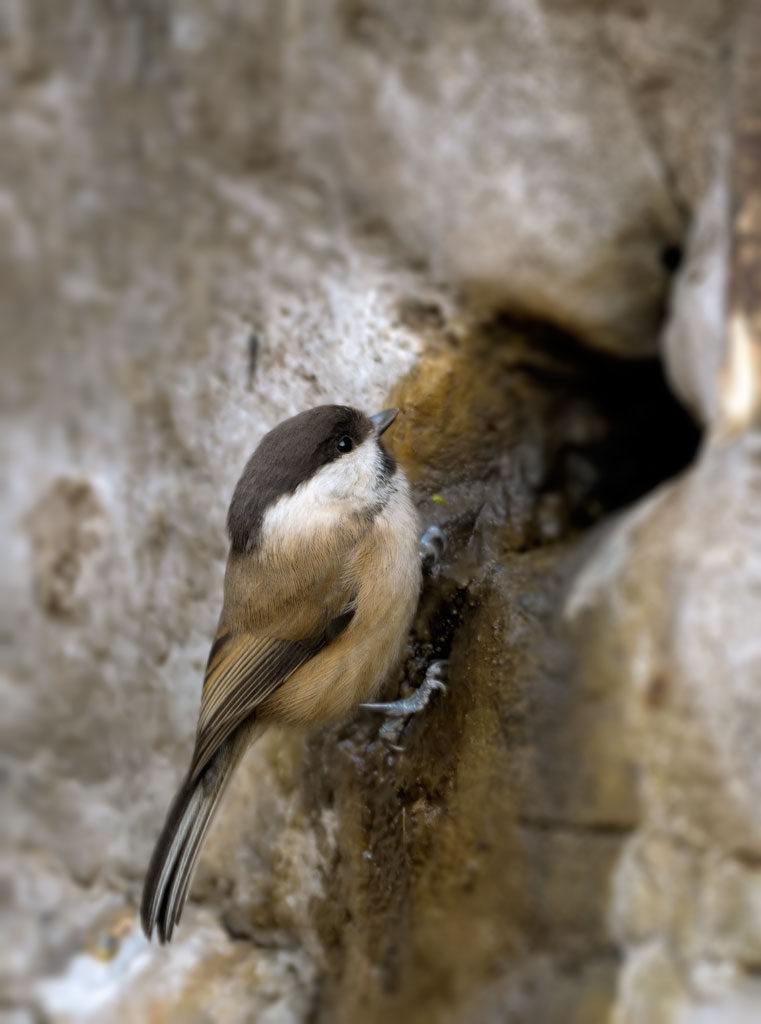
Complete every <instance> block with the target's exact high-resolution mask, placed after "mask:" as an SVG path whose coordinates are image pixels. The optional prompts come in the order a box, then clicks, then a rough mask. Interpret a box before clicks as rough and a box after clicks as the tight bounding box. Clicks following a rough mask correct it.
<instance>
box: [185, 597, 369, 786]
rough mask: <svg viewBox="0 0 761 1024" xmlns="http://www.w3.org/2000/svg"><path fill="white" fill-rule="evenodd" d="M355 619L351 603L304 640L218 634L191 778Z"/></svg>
mask: <svg viewBox="0 0 761 1024" xmlns="http://www.w3.org/2000/svg"><path fill="white" fill-rule="evenodd" d="M353 616H354V600H353V599H349V600H348V601H347V603H346V604H345V606H344V607H343V608H342V609H341V611H340V612H339V614H338V615H334V616H333V617H332V618H331V619H329V620H328V622H327V623H326V625H325V626H324V628H322V629H321V630H320V631H319V633H317V634H316V635H315V636H312V637H309V638H307V639H304V640H284V639H279V638H277V637H270V636H264V635H261V634H257V633H246V632H234V631H229V632H220V633H218V634H217V637H216V639H215V641H214V644H213V645H212V648H211V652H210V653H209V660H208V663H207V665H206V676H205V678H204V684H203V695H202V697H201V711H200V714H199V717H198V732H197V734H196V746H195V751H194V753H193V763H192V765H191V768H190V774H191V777H193V778H197V777H198V775H199V774H200V773H201V772H202V771H203V769H204V768H205V767H206V765H207V764H208V763H209V761H210V759H211V758H212V757H213V756H214V754H215V753H216V752H217V750H219V748H220V746H221V745H222V744H223V743H224V742H225V740H227V739H228V738H229V737H230V736H231V735H232V733H233V732H234V731H235V730H236V729H237V728H238V726H239V725H241V724H242V723H243V722H244V721H245V719H246V718H248V717H249V716H250V715H251V714H252V713H253V712H254V711H255V710H256V708H257V707H258V706H259V705H260V704H261V703H262V701H264V700H265V699H266V698H267V697H268V696H269V695H270V694H271V693H273V692H274V691H275V690H276V689H277V688H278V687H279V686H281V685H282V684H283V683H284V682H285V681H286V680H287V679H288V678H289V676H291V675H293V673H294V672H295V671H296V669H298V668H300V667H301V666H302V665H303V664H304V663H305V662H307V661H309V659H310V658H313V657H314V656H315V654H317V653H318V651H320V650H322V648H323V647H325V646H326V645H327V644H329V643H330V642H331V641H332V640H334V639H335V638H336V637H337V636H338V635H339V634H340V633H342V632H343V630H344V629H345V628H346V627H347V626H348V625H349V623H350V622H351V620H352V618H353Z"/></svg>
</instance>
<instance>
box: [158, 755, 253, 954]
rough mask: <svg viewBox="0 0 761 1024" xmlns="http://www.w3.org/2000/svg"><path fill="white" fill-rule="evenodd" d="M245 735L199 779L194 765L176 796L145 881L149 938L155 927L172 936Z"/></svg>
mask: <svg viewBox="0 0 761 1024" xmlns="http://www.w3.org/2000/svg"><path fill="white" fill-rule="evenodd" d="M242 739H243V737H242V736H240V735H238V736H234V737H231V738H230V739H229V740H228V741H227V742H226V743H225V744H223V746H222V747H220V749H219V750H218V751H217V753H216V754H215V755H214V757H213V758H212V760H211V761H210V763H209V765H208V766H207V767H206V768H205V769H204V770H203V771H202V772H201V774H200V775H198V776H197V777H196V778H194V777H193V772H192V770H191V772H190V773H189V774H188V776H187V778H186V779H185V781H184V782H183V784H182V786H181V787H180V790H179V792H178V793H177V795H176V796H175V798H174V800H173V801H172V805H171V807H170V808H169V813H168V814H167V817H166V822H165V823H164V827H163V829H162V830H161V835H160V836H159V838H158V841H157V843H156V846H155V848H154V850H153V855H152V856H151V861H150V864H149V865H148V871H147V874H146V876H145V884H144V886H143V898H142V902H141V905H140V919H141V921H142V925H143V931H144V932H145V934H146V936H147V937H148V938H149V939H150V938H151V936H152V934H153V930H154V928H155V929H156V931H157V932H158V937H159V941H160V942H162V943H164V942H169V940H170V939H171V938H172V933H173V931H174V928H175V925H176V924H177V922H178V921H179V919H180V915H181V914H182V908H183V906H184V904H185V900H186V898H187V894H188V889H189V888H190V883H191V880H192V877H193V874H194V872H195V866H196V862H197V860H198V854H199V853H200V851H201V846H202V844H203V841H204V838H205V837H206V833H207V832H208V830H209V826H210V825H211V822H212V819H213V817H214V813H215V811H216V810H217V808H218V806H219V803H220V800H221V798H222V795H223V794H224V792H225V789H226V788H227V783H228V782H229V780H230V778H231V776H232V773H233V770H234V768H235V767H236V765H237V764H238V761H240V758H241V756H242V755H243V752H244V750H245V749H246V746H247V743H245V742H241V740H242Z"/></svg>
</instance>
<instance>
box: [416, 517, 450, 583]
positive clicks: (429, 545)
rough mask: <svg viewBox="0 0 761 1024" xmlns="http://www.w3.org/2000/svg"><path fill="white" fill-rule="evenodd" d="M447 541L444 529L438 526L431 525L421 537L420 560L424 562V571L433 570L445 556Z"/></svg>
mask: <svg viewBox="0 0 761 1024" xmlns="http://www.w3.org/2000/svg"><path fill="white" fill-rule="evenodd" d="M446 546H447V542H446V538H445V536H444V533H443V531H442V530H440V529H439V528H438V526H429V527H428V529H427V530H426V531H425V533H424V534H423V536H422V537H421V538H420V547H419V550H420V561H421V562H422V564H423V572H427V573H430V572H433V570H434V569H435V568H437V566H438V564H439V562H440V561H441V559H442V558H443V556H444V551H445V550H446Z"/></svg>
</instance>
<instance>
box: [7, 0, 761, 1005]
mask: <svg viewBox="0 0 761 1024" xmlns="http://www.w3.org/2000/svg"><path fill="white" fill-rule="evenodd" d="M753 6H754V5H752V4H748V5H747V8H746V9H745V10H744V11H743V10H740V9H739V8H738V10H739V13H737V12H736V10H735V9H734V8H733V7H730V5H727V4H726V3H723V2H721V0H699V2H695V3H692V4H689V5H685V4H683V3H678V2H677V0H666V2H660V3H655V2H650V0H642V2H632V3H613V2H607V0H599V2H595V3H578V2H576V0H562V2H561V0H545V2H542V3H540V2H538V0H502V2H497V0H493V2H489V0H458V2H457V3H451V4H435V3H429V2H421V3H415V4H408V3H402V2H401V0H370V2H367V3H365V2H359V0H341V2H339V0H334V2H330V0H325V2H322V0H321V2H319V3H310V4H300V3H296V2H288V3H282V2H279V0H262V2H257V3H242V2H240V3H238V2H230V0H211V2H209V0H204V2H201V0H198V2H194V0H190V2H183V3H179V2H174V0H172V2H164V0H162V2H159V0H141V2H139V3H122V2H118V0H113V2H111V3H108V4H96V3H94V2H90V0H62V2H59V3H57V4H55V5H50V4H44V3H37V2H22V0H2V3H1V4H0V54H1V55H2V60H0V110H2V114H1V115H0V240H1V243H0V322H1V323H2V328H1V329H2V335H1V337H0V344H1V345H2V360H3V373H2V375H1V376H0V397H1V398H2V403H1V405H2V407H1V410H0V417H1V421H0V450H1V451H2V457H3V472H2V475H1V483H0V488H2V501H0V536H2V538H3V548H2V559H3V573H2V583H1V587H2V590H0V595H1V598H0V600H1V603H0V612H1V613H2V620H1V622H0V649H1V650H2V666H1V669H0V686H1V687H2V694H1V695H2V706H3V714H2V716H0V736H1V740H0V746H1V749H2V766H1V770H0V785H2V793H3V824H4V828H3V839H2V848H1V849H0V872H1V879H0V893H2V900H1V908H0V909H1V911H2V915H3V921H2V928H0V943H1V945H2V955H1V956H0V1013H2V1014H6V1015H7V1019H8V1020H9V1021H13V1022H14V1024H16V1022H18V1024H21V1022H23V1024H27V1022H30V1024H31V1022H33V1024H39V1022H44V1024H68V1022H72V1024H74V1022H94V1021H98V1022H100V1021H109V1022H115V1024H126V1022H129V1024H131V1022H133V1021H134V1022H138V1021H139V1022H143V1021H146V1020H151V1021H155V1022H172V1024H194V1022H202V1021H209V1020H213V1021H215V1022H222V1024H225V1022H231V1024H232V1022H238V1021H240V1022H243V1021H251V1020H255V1021H257V1022H264V1024H281V1022H294V1024H296V1022H302V1021H320V1022H328V1021H329V1022H331V1024H332V1022H339V1024H342V1022H347V1024H354V1022H356V1021H359V1020H362V1021H368V1022H373V1021H385V1020H387V1019H389V1017H390V1016H392V1015H393V1017H394V1019H396V1020H398V1021H399V1024H404V1022H407V1021H410V1022H413V1021H415V1022H417V1021H426V1022H429V1021H432V1022H435V1024H438V1022H441V1024H460V1022H468V1024H470V1022H472V1021H477V1022H484V1024H490V1022H497V1021H500V1022H501V1021H506V1020H507V1021H520V1022H522V1021H536V1020H541V1021H546V1022H549V1024H554V1022H558V1024H560V1022H562V1024H566V1022H578V1024H587V1022H591V1024H596V1022H602V1021H607V1020H612V1021H615V1022H616V1024H645V1022H647V1024H651V1022H655V1024H660V1022H663V1024H677V1022H678V1024H698V1022H700V1024H706V1022H714V1021H717V1022H718V1021H721V1022H722V1024H723V1022H728V1024H744V1022H746V1021H748V1022H750V1021H756V1020H757V1019H758V1018H759V1014H760V1013H761V982H759V969H760V965H761V868H760V867H759V866H760V865H761V816H760V812H759V807H761V799H760V797H761V774H760V772H759V765H761V757H760V756H759V755H760V754H761V749H760V746H761V740H760V739H759V737H761V705H760V704H759V700H760V698H759V693H760V692H761V691H759V681H760V680H761V645H760V644H759V641H758V639H757V633H758V630H757V623H758V621H759V615H761V607H760V604H761V554H759V553H760V552H761V512H760V511H759V510H761V443H760V442H759V436H758V428H757V424H758V402H757V396H758V395H759V394H761V389H759V385H758V373H757V366H758V360H757V351H758V338H757V337H756V335H757V322H758V321H757V317H758V309H759V306H758V302H757V294H758V293H757V289H756V286H755V285H754V284H753V282H754V281H757V280H758V275H757V273H756V272H755V271H754V267H755V268H756V269H757V267H758V265H759V264H758V263H754V260H755V259H756V258H757V256H758V250H757V246H756V240H757V238H758V223H759V221H758V209H759V207H758V196H759V194H760V193H761V183H760V182H759V178H758V171H757V168H758V164H757V162H754V158H753V154H754V153H755V152H756V149H755V148H754V147H756V146H757V138H758V136H757V130H758V129H757V126H758V121H757V116H758V110H757V108H756V107H755V105H754V101H753V97H754V96H755V95H757V90H756V89H754V86H753V82H754V76H755V75H757V69H758V67H761V61H759V60H757V59H756V55H757V51H756V50H754V46H755V41H756V40H757V39H759V38H761V36H759V34H758V33H757V32H755V26H756V25H757V13H756V12H755V11H754V10H753ZM754 18H755V19H756V20H755V21H754ZM738 19H739V20H738ZM738 40H739V43H738ZM730 86H733V87H732V88H730ZM738 140H739V142H738ZM733 146H734V149H733ZM680 261H681V265H680ZM727 286H729V301H728V302H726V301H725V289H726V288H727ZM728 321H729V323H730V324H731V328H730V329H729V330H727V329H726V327H727V322H728ZM754 345H755V347H754ZM659 352H660V353H662V355H663V363H664V367H663V370H661V367H660V364H659V363H658V362H657V361H656V360H655V359H652V358H644V359H643V358H642V357H653V356H655V355H656V354H658V353H659ZM666 380H668V383H669V385H670V386H671V387H672V388H673V391H674V392H675V393H676V394H677V395H678V396H679V397H680V398H681V399H682V401H683V402H684V404H685V406H686V407H687V408H689V410H690V412H691V413H692V416H693V417H694V420H695V422H697V423H699V424H700V425H701V427H703V428H704V435H703V440H702V443H700V437H699V434H698V430H697V427H696V426H695V424H694V423H693V422H692V421H691V420H690V418H689V417H688V415H687V414H686V413H685V412H684V410H683V409H682V408H681V407H680V406H678V405H677V403H676V401H675V399H674V398H673V395H672V393H671V391H670V390H669V388H668V387H667V385H666ZM322 401H345V402H351V403H354V404H357V405H360V406H362V407H364V408H366V409H368V410H369V411H372V410H375V409H377V408H381V407H383V406H384V405H385V404H389V403H391V402H395V403H399V404H401V405H403V406H404V409H405V416H404V417H403V418H401V419H400V420H399V421H398V425H396V426H395V428H394V435H393V444H394V446H395V450H396V452H397V454H398V456H399V458H400V459H401V460H402V461H403V463H404V464H405V466H406V467H407V468H408V471H409V474H410V477H411V479H412V480H413V484H414V487H415V494H416V497H417V500H418V503H419V505H420V508H421V512H422V514H423V516H424V518H426V519H427V520H429V521H437V522H438V523H440V524H441V525H442V526H443V527H444V528H445V529H446V532H447V534H448V538H449V549H448V555H447V559H446V561H445V564H444V565H443V567H442V569H441V571H440V573H439V574H438V575H437V576H436V577H434V578H432V579H431V580H429V581H428V583H427V585H426V589H425V591H424V594H423V597H422V600H421V607H420V613H419V615H418V618H417V620H416V624H415V628H414V631H413V634H412V636H411V638H410V645H409V652H408V658H407V662H406V665H405V666H404V667H403V669H402V670H400V673H399V677H398V678H396V679H393V680H390V681H389V693H393V692H395V690H396V689H398V688H399V686H400V684H401V680H402V677H403V676H404V675H406V676H407V677H408V679H409V680H410V681H411V682H412V683H413V684H414V683H415V682H417V681H419V679H420V678H421V677H422V674H423V672H424V669H425V664H426V662H427V660H430V659H431V658H432V657H448V658H449V659H450V686H449V690H448V692H447V694H446V695H444V696H442V697H440V698H438V699H437V700H436V702H435V703H434V704H433V705H432V707H431V709H430V712H429V713H428V714H427V715H426V716H425V717H424V718H420V719H418V720H415V721H412V722H410V723H408V724H407V726H406V727H405V729H404V732H403V734H402V736H401V741H400V742H401V745H402V746H403V748H404V750H403V752H401V753H400V752H397V751H393V750H389V749H388V748H387V747H386V746H385V745H384V744H383V743H382V742H381V741H380V740H379V739H378V723H377V721H376V720H375V719H373V718H372V717H371V716H369V715H364V716H362V715H358V716H357V717H356V718H355V719H354V720H352V721H351V722H347V723H345V724H344V725H342V726H341V727H338V728H335V729H332V730H328V731H326V732H324V733H321V734H319V735H311V736H300V735H282V734H275V733H271V734H269V735H267V736H265V737H264V738H263V739H262V740H261V741H260V742H259V743H258V744H257V745H256V747H255V748H254V749H253V750H252V751H251V752H250V754H249V756H248V758H247V760H246V762H245V764H244V766H243V767H242V769H241V771H240V773H239V776H238V778H237V779H236V780H235V782H234V784H233V786H232V788H231V792H230V795H229V800H228V802H227V805H226V807H225V809H224V811H223V812H222V814H221V815H220V817H219V820H218V822H217V824H216V827H215V830H214V832H213V833H212V835H211V837H210V840H209V843H208V848H207V850H206V851H205V854H204V857H203V859H202V863H201V865H200V868H199V872H198V875H197V878H196V881H195V884H194V889H193V901H192V902H191V903H190V904H189V906H188V908H187V910H186V913H185V916H184V919H183V922H182V926H181V929H180V932H179V935H178V938H177V941H176V942H175V943H173V944H172V946H171V947H169V948H168V949H158V948H155V947H150V946H148V945H147V943H146V942H145V941H144V940H143V938H142V936H141V935H140V934H139V932H138V929H137V925H136V920H135V902H136V899H137V896H138V893H139V888H140V884H141V881H142V873H143V870H144V867H145V864H146V861H147V858H148V855H149V851H150V847H151V845H152V842H153V840H154V838H155V835H156V831H157V829H158V827H159V825H160V822H161V820H162V816H163V814H164V811H165V809H166V804H167V801H168V799H169V797H170V794H171V792H172V790H173V787H174V785H175V783H176V782H177V780H178V779H179V776H180V774H181V772H182V771H183V769H184V766H185V760H186V758H187V755H188V752H189V747H190V744H191V740H192V734H193V730H194V726H195V716H196V711H197V702H198V694H199V687H200V677H201V672H202V668H203V663H204V661H205V657H206V654H207V650H208V643H209V640H210V637H211V635H212V633H213V630H214V624H215V621H216V616H217V613H218V602H219V596H220V586H221V578H222V572H223V567H224V558H225V554H226V547H225V536H224V514H225V509H226V505H227V501H228V499H229V495H230V493H231V490H232V487H233V485H234V483H235V480H236V478H237V475H238V473H239V471H240V468H241V466H242V465H243V463H244V461H245V459H246V457H247V455H248V453H249V452H250V450H251V449H252V447H253V446H254V445H255V444H256V442H257V440H258V439H259V437H260V436H261V435H262V433H263V432H264V431H265V430H266V429H267V428H269V427H270V426H271V425H273V424H274V423H275V422H277V421H278V420H279V419H281V418H283V417H284V416H286V415H289V414H291V413H293V412H296V411H297V410H299V409H301V408H304V407H307V406H309V405H312V404H316V403H318V402H322Z"/></svg>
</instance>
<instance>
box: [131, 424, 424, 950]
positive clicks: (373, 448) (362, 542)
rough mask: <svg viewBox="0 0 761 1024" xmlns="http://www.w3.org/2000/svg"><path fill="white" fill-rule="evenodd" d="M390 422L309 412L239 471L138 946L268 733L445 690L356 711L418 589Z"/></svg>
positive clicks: (390, 658)
mask: <svg viewBox="0 0 761 1024" xmlns="http://www.w3.org/2000/svg"><path fill="white" fill-rule="evenodd" d="M398 411H399V410H397V409H386V410H384V411H383V412H380V413H377V414H375V415H372V416H368V415H366V414H365V413H363V412H361V411H360V410H358V409H356V408H352V407H350V406H343V405H321V406H317V407H316V408H312V409H309V410H306V411H304V412H301V413H299V414H298V415H295V416H292V417H291V418H290V419H287V420H284V421H283V422H281V423H279V424H278V425H277V426H276V427H274V429H272V430H271V431H270V432H269V433H267V434H266V435H265V436H264V437H263V438H262V440H261V442H260V443H259V445H258V447H257V448H256V450H255V451H254V453H253V455H252V456H251V457H250V459H249V460H248V462H247V464H246V466H245V469H244V470H243V473H242V475H241V477H240V479H239V481H238V483H237V486H236V487H235V490H234V492H233V496H232V501H231V503H230V507H229V511H228V514H227V529H228V533H229V538H230V549H229V554H228V559H227V566H226V570H225V578H224V587H223V600H222V610H221V614H220V617H219V623H218V626H217V631H216V635H215V637H214V641H213V643H212V645H211V649H210V651H209V656H208V660H207V663H206V670H205V673H204V681H203V689H202V695H201V706H200V711H199V716H198V725H197V730H196V737H195V744H194V748H193V754H192V757H191V760H190V766H189V768H188V770H187V773H186V775H185V777H184V780H183V782H182V784H181V785H180V788H179V790H178V792H177V794H176V796H175V798H174V800H173V801H172V803H171V805H170V808H169V811H168V813H167V816H166V821H165V823H164V826H163V829H162V831H161V833H160V835H159V838H158V840H157V842H156V845H155V847H154V850H153V854H152V856H151V859H150V863H149V866H148V869H147V873H146V877H145V882H144V887H143V894H142V901H141V908H140V916H141V923H142V927H143V930H144V932H145V935H146V936H147V938H148V939H150V938H151V937H152V935H153V933H154V931H156V933H157V935H158V939H159V941H160V942H161V943H165V942H169V941H170V940H171V938H172V935H173V932H174V930H175V928H176V926H177V924H178V922H179V920H180V916H181V914H182V910H183V907H184V904H185V901H186V899H187V896H188V890H189V886H190V883H191V880H192V877H193V872H194V868H195V866H196V863H197V861H198V855H199V853H200V850H201V847H202V844H203V842H204V839H205V837H206V835H207V832H208V829H209V827H210V825H211V822H212V819H213V817H214V814H215V811H216V810H217V808H218V806H219V804H220V801H221V799H222V796H223V794H224V792H225V789H226V787H227V785H228V783H229V781H230V778H231V777H232V775H233V772H234V771H235V769H236V767H237V766H238V764H239V763H240V761H241V758H242V757H243V755H244V753H245V752H246V750H247V749H248V748H249V746H250V745H251V743H252V742H253V741H254V740H255V739H257V738H258V737H259V736H260V735H261V734H262V732H264V731H265V730H266V729H267V728H268V727H269V726H271V725H277V726H285V727H296V728H299V727H305V726H323V725H328V724H331V723H335V722H339V721H341V720H343V719H345V718H347V717H348V716H349V715H350V714H351V713H352V712H353V711H354V710H356V709H357V707H367V708H369V709H371V710H384V709H386V708H388V710H389V713H390V714H396V715H401V714H404V713H412V712H414V711H417V710H419V709H420V708H422V706H424V704H425V703H426V702H427V696H428V695H429V693H430V691H431V690H432V689H434V688H440V689H443V684H442V683H441V682H440V679H439V678H438V677H437V673H436V672H434V673H433V674H432V675H431V677H430V678H427V680H426V687H427V688H426V692H425V693H421V694H418V696H417V698H416V699H415V700H413V701H407V702H405V701H396V702H393V703H392V704H389V705H386V704H377V703H368V701H371V700H372V698H373V697H374V696H376V695H377V694H378V691H379V690H380V688H381V687H382V686H383V683H384V682H385V681H386V679H387V678H388V677H389V675H390V673H391V671H392V670H393V668H394V667H395V666H396V665H397V664H398V662H399V661H400V659H401V656H402V653H403V650H404V647H405V644H406V641H407V635H408V631H409V627H410V625H411V622H412V618H413V615H414V613H415V609H416V606H417V602H418V598H419V593H420V588H421V581H422V571H421V557H420V551H419V547H418V544H419V532H420V523H419V517H418V513H417V511H416V508H415V506H414V504H413V502H412V498H411V494H410V487H409V483H408V481H407V478H406V476H405V474H404V472H403V471H402V469H401V468H400V467H399V465H398V463H397V461H396V459H395V458H394V456H393V455H392V454H391V453H390V452H389V451H388V449H387V448H386V446H385V445H384V443H383V441H382V439H381V438H382V435H383V434H384V432H385V431H386V430H387V429H388V428H389V427H390V426H391V424H392V423H393V422H394V420H395V419H396V416H397V414H398ZM434 529H435V528H434ZM429 532H430V531H429ZM437 532H439V531H437ZM435 542H436V538H434V547H435V546H436V544H435ZM428 548H429V549H430V544H429V545H428ZM422 689H423V688H422V687H421V690H422Z"/></svg>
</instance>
